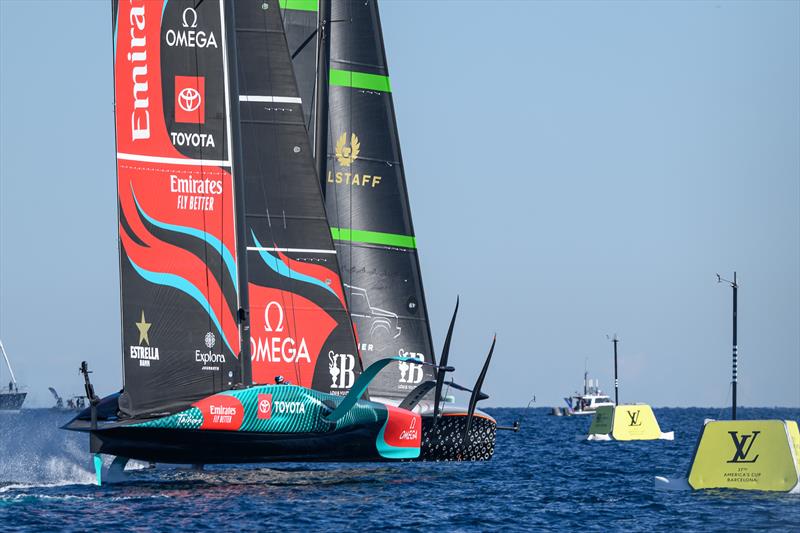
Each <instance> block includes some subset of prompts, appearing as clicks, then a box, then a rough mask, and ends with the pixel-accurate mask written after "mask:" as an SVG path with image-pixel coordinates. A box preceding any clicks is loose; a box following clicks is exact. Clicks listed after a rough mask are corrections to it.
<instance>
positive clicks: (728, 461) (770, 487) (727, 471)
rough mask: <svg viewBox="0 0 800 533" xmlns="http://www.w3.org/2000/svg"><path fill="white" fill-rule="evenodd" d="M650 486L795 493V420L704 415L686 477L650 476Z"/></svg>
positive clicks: (798, 487)
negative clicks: (708, 417)
mask: <svg viewBox="0 0 800 533" xmlns="http://www.w3.org/2000/svg"><path fill="white" fill-rule="evenodd" d="M656 488H660V489H694V490H698V489H739V490H764V491H780V492H792V493H800V432H799V431H798V428H797V422H795V421H794V420H788V421H785V420H707V421H706V423H705V425H704V427H703V431H702V433H701V434H700V440H699V441H698V444H697V449H696V450H695V452H694V457H693V459H692V465H691V467H690V469H689V477H688V479H687V480H670V479H668V478H664V477H656Z"/></svg>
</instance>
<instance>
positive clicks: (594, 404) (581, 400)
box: [564, 372, 614, 416]
mask: <svg viewBox="0 0 800 533" xmlns="http://www.w3.org/2000/svg"><path fill="white" fill-rule="evenodd" d="M564 401H565V402H566V403H567V409H566V410H565V412H564V414H565V415H567V416H571V415H592V414H594V412H595V411H596V410H597V408H598V407H602V406H606V405H610V406H613V405H614V402H612V401H611V398H609V397H608V395H606V394H604V393H603V391H601V390H600V386H599V382H598V381H597V380H596V379H595V380H591V379H589V372H584V373H583V394H578V393H575V394H574V395H572V396H569V397H567V398H564Z"/></svg>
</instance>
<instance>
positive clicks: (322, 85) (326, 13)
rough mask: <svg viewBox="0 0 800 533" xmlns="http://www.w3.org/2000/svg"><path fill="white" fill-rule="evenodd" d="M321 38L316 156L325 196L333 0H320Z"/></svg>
mask: <svg viewBox="0 0 800 533" xmlns="http://www.w3.org/2000/svg"><path fill="white" fill-rule="evenodd" d="M318 21H319V38H318V39H317V43H318V44H317V83H316V87H315V89H314V98H315V100H316V104H317V105H316V113H315V114H314V157H315V158H316V162H317V177H318V178H319V183H320V187H321V188H322V197H323V198H324V197H325V176H326V167H327V163H328V75H329V73H330V55H331V39H330V29H331V24H330V21H331V0H319V18H318Z"/></svg>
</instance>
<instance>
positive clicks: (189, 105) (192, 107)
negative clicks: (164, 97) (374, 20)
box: [178, 87, 202, 113]
mask: <svg viewBox="0 0 800 533" xmlns="http://www.w3.org/2000/svg"><path fill="white" fill-rule="evenodd" d="M201 103H202V99H201V98H200V93H199V92H198V91H197V89H195V88H193V87H186V88H185V89H181V92H179V93H178V105H179V106H180V108H181V109H183V110H184V111H186V112H187V113H191V112H192V111H196V110H197V108H198V107H200V104H201Z"/></svg>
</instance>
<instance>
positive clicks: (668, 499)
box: [0, 409, 800, 531]
mask: <svg viewBox="0 0 800 533" xmlns="http://www.w3.org/2000/svg"><path fill="white" fill-rule="evenodd" d="M488 411H489V412H491V413H492V414H493V415H494V416H496V417H497V419H498V421H499V422H500V423H501V424H511V423H512V422H513V420H515V419H516V418H517V417H518V416H520V415H521V414H523V413H524V412H525V410H521V409H489V410H488ZM656 415H657V417H658V419H659V423H660V425H661V427H662V430H664V431H669V430H674V431H675V441H672V442H670V441H657V442H638V443H620V442H585V441H583V442H580V441H577V440H576V439H575V437H576V436H577V435H582V434H585V432H586V429H587V428H588V424H589V419H588V418H577V417H575V418H557V417H551V416H547V410H545V409H532V410H530V411H529V412H528V414H527V416H526V418H525V419H524V420H523V429H522V431H521V432H520V433H518V434H513V433H510V432H500V433H499V434H498V442H497V448H496V451H495V456H494V459H493V460H492V461H491V462H488V463H471V464H470V463H460V464H456V463H442V464H412V463H407V464H330V465H317V464H312V465H304V464H281V465H271V466H270V467H268V468H267V467H264V466H263V465H261V466H259V465H254V466H252V467H249V468H247V467H226V466H218V467H207V469H206V470H205V471H203V472H196V471H193V470H190V469H186V468H178V467H159V468H157V469H155V470H149V469H145V468H142V469H140V470H135V471H133V472H131V474H130V476H129V480H128V481H126V482H124V483H120V484H114V485H106V486H103V487H97V486H95V485H93V481H94V474H93V472H92V471H91V470H90V467H89V465H90V462H89V455H88V452H87V449H88V440H87V437H86V436H85V435H83V436H82V435H78V434H74V433H68V432H66V431H62V430H59V429H57V428H58V426H59V425H60V424H61V423H63V422H65V421H66V420H67V418H68V417H69V415H68V414H64V413H54V412H51V411H47V410H28V411H23V412H22V413H19V414H4V415H0V530H2V531H27V530H54V529H59V530H98V531H108V530H114V531H134V530H136V531H142V530H149V529H156V530H162V531H171V530H175V531H186V530H189V531H194V530H215V529H216V530H220V531H223V530H232V529H237V530H253V531H254V530H271V529H278V528H280V529H288V530H301V529H305V530H309V529H310V528H311V527H313V528H324V529H325V530H332V529H341V530H345V529H347V530H357V531H363V530H368V529H377V528H389V529H395V530H433V529H437V530H446V531H457V530H467V531H470V530H488V529H503V530H531V529H535V530H562V531H576V530H579V529H580V530H621V529H626V530H636V531H642V530H654V529H659V530H666V529H672V530H681V529H683V530H701V529H703V530H708V529H720V530H721V529H730V528H733V529H737V530H739V529H741V530H752V529H764V528H767V529H780V530H784V531H789V530H794V531H798V530H800V496H798V495H787V494H773V493H756V492H745V491H706V492H655V491H654V490H653V477H654V476H655V475H666V476H668V477H677V476H681V477H682V476H685V473H686V469H687V467H688V465H689V461H690V459H691V454H692V451H693V449H694V445H695V441H696V439H697V436H698V432H699V430H700V428H701V426H702V423H703V419H704V418H715V417H719V416H720V410H719V409H656ZM740 417H741V418H781V419H794V420H797V419H800V410H799V409H740ZM142 466H143V465H142Z"/></svg>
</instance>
